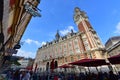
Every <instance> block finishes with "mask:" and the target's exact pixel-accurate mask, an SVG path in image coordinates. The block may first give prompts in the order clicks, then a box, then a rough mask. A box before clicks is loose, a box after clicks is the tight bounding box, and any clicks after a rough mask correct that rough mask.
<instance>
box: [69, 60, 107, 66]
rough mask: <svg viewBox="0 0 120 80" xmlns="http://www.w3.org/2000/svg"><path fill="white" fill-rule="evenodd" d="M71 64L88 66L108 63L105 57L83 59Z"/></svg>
mask: <svg viewBox="0 0 120 80" xmlns="http://www.w3.org/2000/svg"><path fill="white" fill-rule="evenodd" d="M69 64H72V65H78V66H87V67H96V66H101V65H108V64H107V63H106V61H105V60H104V59H82V60H78V61H75V62H72V63H69Z"/></svg>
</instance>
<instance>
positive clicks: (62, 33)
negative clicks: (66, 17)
mask: <svg viewBox="0 0 120 80" xmlns="http://www.w3.org/2000/svg"><path fill="white" fill-rule="evenodd" d="M71 29H72V30H73V31H75V29H74V27H73V26H68V27H67V29H64V30H60V33H61V35H66V34H67V33H69V32H71ZM75 32H76V31H75Z"/></svg>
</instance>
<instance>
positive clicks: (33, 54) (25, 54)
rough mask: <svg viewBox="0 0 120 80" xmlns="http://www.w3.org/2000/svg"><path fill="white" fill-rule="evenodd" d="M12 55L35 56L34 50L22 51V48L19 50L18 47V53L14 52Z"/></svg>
mask: <svg viewBox="0 0 120 80" xmlns="http://www.w3.org/2000/svg"><path fill="white" fill-rule="evenodd" d="M14 55H17V56H22V57H25V58H29V57H30V58H35V55H36V54H35V52H29V51H24V50H21V49H19V50H18V53H17V54H14Z"/></svg>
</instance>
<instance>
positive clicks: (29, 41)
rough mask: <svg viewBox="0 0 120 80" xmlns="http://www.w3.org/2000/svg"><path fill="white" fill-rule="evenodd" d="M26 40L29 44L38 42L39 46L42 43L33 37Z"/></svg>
mask: <svg viewBox="0 0 120 80" xmlns="http://www.w3.org/2000/svg"><path fill="white" fill-rule="evenodd" d="M25 42H26V43H28V44H32V43H34V44H36V45H37V46H40V45H41V43H40V42H38V41H36V40H32V39H26V40H25Z"/></svg>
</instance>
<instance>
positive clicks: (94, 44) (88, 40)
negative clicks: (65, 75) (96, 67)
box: [74, 7, 103, 51]
mask: <svg viewBox="0 0 120 80" xmlns="http://www.w3.org/2000/svg"><path fill="white" fill-rule="evenodd" d="M74 22H75V23H76V25H77V26H78V29H79V31H80V32H83V34H81V36H82V41H83V44H84V46H83V47H85V50H86V51H87V50H91V49H98V48H103V45H102V43H101V41H100V39H99V37H98V36H97V33H96V31H95V30H94V29H93V28H92V26H91V24H90V22H89V20H88V16H87V15H86V13H85V12H84V11H81V10H80V9H79V8H78V7H76V8H75V10H74Z"/></svg>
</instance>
